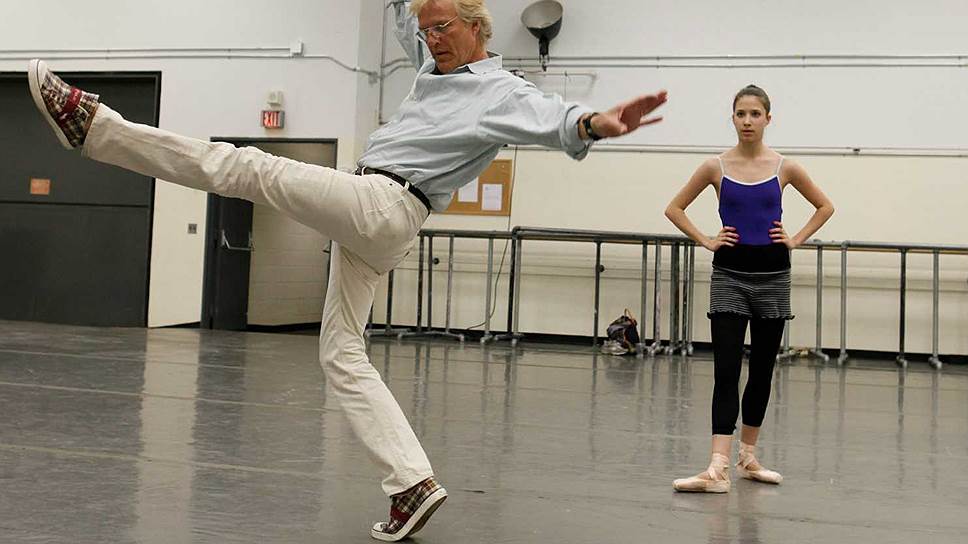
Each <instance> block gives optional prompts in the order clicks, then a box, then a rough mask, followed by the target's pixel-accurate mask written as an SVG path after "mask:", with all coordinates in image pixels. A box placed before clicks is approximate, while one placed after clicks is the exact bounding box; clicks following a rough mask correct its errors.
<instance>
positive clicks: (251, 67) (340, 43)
mask: <svg viewBox="0 0 968 544" xmlns="http://www.w3.org/2000/svg"><path fill="white" fill-rule="evenodd" d="M370 3H372V2H370ZM362 4H363V3H361V2H360V1H356V0H350V1H347V0H288V1H286V2H270V1H267V0H258V1H257V0H247V1H245V2H237V1H231V0H214V1H207V2H189V1H187V0H166V1H164V2H162V1H142V2H128V1H124V0H100V1H98V2H96V3H93V4H89V5H84V6H81V5H79V4H76V3H70V2H66V1H64V0H58V1H52V2H42V3H37V2H8V3H6V4H5V5H4V20H5V21H8V22H12V21H20V22H22V23H23V24H16V25H14V24H8V25H4V31H3V32H2V33H0V52H3V51H4V50H6V51H8V52H9V51H10V50H18V51H22V50H40V49H42V50H45V51H50V50H53V51H57V50H64V49H78V48H84V49H102V48H103V49H107V48H111V49H118V48H241V47H248V48H251V47H268V46H273V47H279V46H281V47H288V46H289V44H290V43H291V42H293V41H296V40H302V41H303V42H304V44H305V51H304V52H305V54H307V55H332V56H334V57H336V58H338V59H340V60H342V61H343V62H344V63H346V64H348V65H351V66H354V65H358V64H360V63H361V59H360V56H359V53H360V43H361V36H362V35H363V33H361V32H360V28H361V25H362V26H366V27H367V28H370V29H377V32H378V31H379V30H378V29H379V28H380V19H379V13H377V14H376V15H374V10H373V9H372V6H368V5H367V6H366V9H365V10H361V5H362ZM374 16H375V17H376V21H369V20H368V18H372V17H374ZM40 22H43V27H41V23H40ZM40 28H44V30H45V31H44V32H40V31H38V30H39V29H40ZM377 41H378V40H377ZM10 56H13V55H10V54H7V55H0V70H7V71H23V70H24V69H25V68H26V61H23V60H2V59H4V58H9V57H10ZM45 56H47V57H48V58H49V57H50V56H54V57H56V56H57V55H56V54H53V55H52V54H50V53H47V54H45ZM377 59H378V57H377ZM364 60H365V61H366V62H372V65H370V66H366V67H365V68H368V69H371V70H375V69H377V65H378V60H377V61H373V56H372V55H369V57H368V58H366V59H364ZM51 64H52V66H53V67H54V68H55V69H60V70H72V71H73V70H90V71H129V70H138V71H142V70H147V71H160V72H161V73H162V89H161V116H160V126H161V128H164V129H167V130H171V131H173V132H177V133H180V134H184V135H187V136H192V137H196V138H200V139H204V140H208V139H209V138H211V137H213V136H223V137H225V136H234V137H307V138H308V137H312V138H338V139H339V158H338V163H339V164H341V165H350V164H352V163H353V162H354V158H355V156H356V147H357V145H358V136H357V130H358V122H357V120H358V118H359V116H358V115H357V109H358V108H360V107H363V108H364V109H366V110H370V111H372V110H373V109H375V108H374V106H372V105H365V104H363V105H361V104H359V103H358V94H359V93H358V90H359V89H360V87H361V86H362V87H369V86H370V83H369V82H368V81H367V78H366V77H365V76H360V75H358V74H356V73H353V72H350V71H347V70H345V69H343V68H340V67H338V66H337V65H336V64H334V63H332V62H330V61H327V60H323V59H305V58H304V59H298V58H297V59H146V58H133V59H123V60H119V59H111V60H105V59H103V58H102V59H99V60H56V59H55V60H52V62H51ZM272 89H280V90H282V91H284V92H285V109H286V124H287V126H286V128H285V129H284V130H281V131H266V130H263V129H262V128H261V126H260V124H259V112H260V111H261V110H262V109H263V108H265V107H266V103H265V101H266V93H267V92H268V91H269V90H272ZM368 92H369V91H368ZM205 199H206V197H205V195H204V194H203V193H201V192H198V191H194V190H190V189H184V188H181V187H177V186H174V185H172V184H169V183H165V182H162V181H159V182H158V184H157V186H156V190H155V215H154V221H153V223H154V225H153V228H154V235H153V239H152V256H151V285H150V294H149V319H148V321H149V326H160V325H170V324H177V323H189V322H194V321H198V319H199V315H200V309H201V289H202V274H203V253H204V248H203V240H202V236H201V235H200V234H199V235H189V234H187V224H188V223H196V224H198V225H199V228H200V232H201V231H203V230H204V225H205V202H206V200H205Z"/></svg>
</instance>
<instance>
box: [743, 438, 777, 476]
mask: <svg viewBox="0 0 968 544" xmlns="http://www.w3.org/2000/svg"><path fill="white" fill-rule="evenodd" d="M755 452H756V446H751V445H749V444H745V443H743V442H740V443H739V461H738V462H737V463H736V473H737V474H739V475H740V477H742V478H746V479H747V480H754V481H757V482H764V483H767V484H779V483H780V482H782V481H783V476H781V475H780V473H779V472H776V471H773V470H768V469H766V468H763V465H761V464H760V462H759V461H757V460H756V455H755Z"/></svg>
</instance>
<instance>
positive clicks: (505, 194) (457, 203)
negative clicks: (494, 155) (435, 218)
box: [444, 159, 514, 217]
mask: <svg viewBox="0 0 968 544" xmlns="http://www.w3.org/2000/svg"><path fill="white" fill-rule="evenodd" d="M513 174H514V168H513V163H512V161H511V160H510V159H500V160H496V161H494V162H492V163H491V165H490V166H488V167H487V170H484V172H482V173H481V175H480V177H478V178H477V179H475V180H474V181H472V182H470V183H468V184H467V185H466V186H464V187H462V188H461V189H460V190H458V191H457V194H456V195H454V199H453V200H451V201H450V207H449V208H447V209H446V210H445V211H444V213H450V214H461V215H495V216H505V217H508V216H510V215H511V189H512V188H513V187H514V179H513V177H514V176H513Z"/></svg>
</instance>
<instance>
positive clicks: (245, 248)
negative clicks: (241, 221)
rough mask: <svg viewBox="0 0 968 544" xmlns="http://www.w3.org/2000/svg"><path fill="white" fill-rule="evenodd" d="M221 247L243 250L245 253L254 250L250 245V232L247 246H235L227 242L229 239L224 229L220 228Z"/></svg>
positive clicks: (230, 249)
mask: <svg viewBox="0 0 968 544" xmlns="http://www.w3.org/2000/svg"><path fill="white" fill-rule="evenodd" d="M221 245H222V247H223V248H225V249H227V250H229V251H245V252H247V253H252V252H253V251H255V247H253V245H252V233H251V232H250V233H249V247H235V246H233V245H232V244H230V243H229V239H228V238H227V237H226V236H225V229H222V243H221Z"/></svg>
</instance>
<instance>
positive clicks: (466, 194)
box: [457, 178, 479, 202]
mask: <svg viewBox="0 0 968 544" xmlns="http://www.w3.org/2000/svg"><path fill="white" fill-rule="evenodd" d="M478 183H479V179H478V178H474V179H472V180H471V181H470V183H468V184H467V185H465V186H463V187H461V188H460V190H459V191H457V202H477V186H478Z"/></svg>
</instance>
